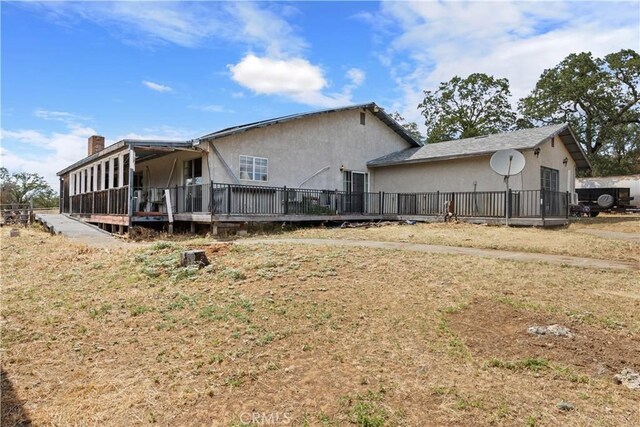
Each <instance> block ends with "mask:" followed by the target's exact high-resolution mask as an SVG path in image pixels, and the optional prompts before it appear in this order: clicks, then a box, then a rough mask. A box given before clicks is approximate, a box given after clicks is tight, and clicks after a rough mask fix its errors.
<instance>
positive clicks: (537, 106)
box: [518, 49, 640, 175]
mask: <svg viewBox="0 0 640 427" xmlns="http://www.w3.org/2000/svg"><path fill="white" fill-rule="evenodd" d="M518 109H519V111H520V113H521V114H522V115H523V117H524V119H525V122H528V123H530V124H531V125H541V124H549V123H560V122H568V123H570V124H571V126H572V128H573V129H574V131H575V132H576V134H577V135H576V136H577V138H578V140H579V142H580V143H581V145H582V147H583V148H584V150H585V151H586V153H587V155H588V156H589V159H590V160H591V162H592V164H593V166H594V171H593V172H594V174H596V175H611V174H626V173H638V172H640V55H638V53H637V52H635V51H633V50H629V49H624V50H621V51H619V52H615V53H611V54H609V55H606V56H605V57H604V58H594V57H593V55H592V54H591V53H588V52H587V53H585V52H583V53H578V54H571V55H569V56H567V57H566V58H565V59H564V60H563V61H562V62H560V63H559V64H558V65H556V66H555V67H553V68H551V69H548V70H545V71H544V72H543V73H542V75H541V76H540V79H539V81H538V83H537V84H536V87H535V89H534V90H533V91H532V92H531V94H530V95H529V96H527V97H525V98H523V99H521V100H520V103H519V106H518Z"/></svg>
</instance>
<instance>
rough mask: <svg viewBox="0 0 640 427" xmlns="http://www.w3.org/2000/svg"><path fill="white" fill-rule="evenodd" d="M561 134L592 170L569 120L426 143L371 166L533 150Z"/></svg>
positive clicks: (582, 164)
mask: <svg viewBox="0 0 640 427" xmlns="http://www.w3.org/2000/svg"><path fill="white" fill-rule="evenodd" d="M556 135H559V136H560V138H561V139H562V141H563V142H564V144H565V146H566V147H567V150H568V151H569V153H571V157H572V158H573V160H574V161H575V162H576V166H577V168H578V169H589V168H590V167H591V165H590V164H589V161H588V160H587V157H586V155H585V153H584V151H583V150H582V148H581V147H580V144H578V142H577V140H576V138H575V136H574V134H573V132H572V131H571V128H570V127H569V125H568V124H567V123H562V124H559V125H549V126H543V127H539V128H532V129H522V130H517V131H513V132H505V133H498V134H494V135H485V136H477V137H474V138H465V139H458V140H453V141H445V142H439V143H437V144H426V145H424V146H422V147H418V148H409V149H407V150H403V151H397V152H395V153H391V154H388V155H386V156H383V157H379V158H377V159H374V160H371V161H369V162H368V163H367V166H370V167H377V166H391V165H399V164H406V163H419V162H433V161H442V160H450V159H457V158H463V157H477V156H487V155H490V154H493V153H495V152H496V151H498V150H505V149H508V148H512V149H515V150H529V149H534V148H536V147H538V146H539V145H542V144H543V143H544V142H545V141H547V140H548V139H549V138H551V137H553V136H556Z"/></svg>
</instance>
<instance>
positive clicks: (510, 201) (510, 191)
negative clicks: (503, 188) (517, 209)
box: [507, 189, 513, 218]
mask: <svg viewBox="0 0 640 427" xmlns="http://www.w3.org/2000/svg"><path fill="white" fill-rule="evenodd" d="M512 195H513V190H511V189H509V191H508V192H507V197H508V201H509V202H508V203H507V206H508V207H509V211H508V212H507V218H512V217H513V197H512Z"/></svg>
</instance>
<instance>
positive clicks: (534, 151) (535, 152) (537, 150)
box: [533, 147, 540, 157]
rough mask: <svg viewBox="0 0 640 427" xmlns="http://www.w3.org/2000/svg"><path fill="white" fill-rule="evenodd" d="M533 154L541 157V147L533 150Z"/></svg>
mask: <svg viewBox="0 0 640 427" xmlns="http://www.w3.org/2000/svg"><path fill="white" fill-rule="evenodd" d="M533 154H535V155H536V157H540V147H538V148H536V149H535V150H533Z"/></svg>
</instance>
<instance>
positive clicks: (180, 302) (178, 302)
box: [161, 293, 196, 312]
mask: <svg viewBox="0 0 640 427" xmlns="http://www.w3.org/2000/svg"><path fill="white" fill-rule="evenodd" d="M195 303H196V298H195V297H193V296H189V295H185V294H182V293H180V294H177V295H176V296H174V298H173V299H172V300H171V301H169V303H167V305H166V306H165V307H164V308H163V309H162V310H161V311H163V312H165V311H173V310H183V309H184V308H185V307H186V306H187V305H188V306H189V307H193V306H194V305H195Z"/></svg>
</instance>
